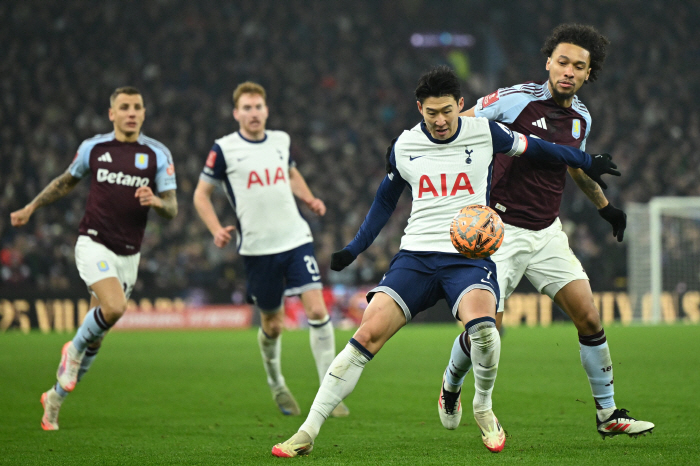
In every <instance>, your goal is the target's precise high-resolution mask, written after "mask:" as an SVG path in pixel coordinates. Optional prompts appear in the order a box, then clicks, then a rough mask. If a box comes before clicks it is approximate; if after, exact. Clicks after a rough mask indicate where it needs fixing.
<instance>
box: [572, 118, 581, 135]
mask: <svg viewBox="0 0 700 466" xmlns="http://www.w3.org/2000/svg"><path fill="white" fill-rule="evenodd" d="M571 135H572V136H573V137H574V139H578V138H580V137H581V120H579V119H578V118H576V119H575V120H574V123H573V125H572V126H571Z"/></svg>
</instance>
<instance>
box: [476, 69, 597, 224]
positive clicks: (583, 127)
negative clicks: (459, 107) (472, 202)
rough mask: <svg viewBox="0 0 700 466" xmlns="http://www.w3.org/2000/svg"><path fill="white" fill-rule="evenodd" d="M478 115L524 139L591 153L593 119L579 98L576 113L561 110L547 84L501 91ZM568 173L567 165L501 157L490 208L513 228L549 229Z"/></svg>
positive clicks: (478, 107) (573, 105)
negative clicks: (590, 141) (537, 139)
mask: <svg viewBox="0 0 700 466" xmlns="http://www.w3.org/2000/svg"><path fill="white" fill-rule="evenodd" d="M474 114H475V115H476V116H477V117H484V118H488V119H489V120H492V121H498V122H500V123H503V124H504V125H505V126H507V127H508V128H510V129H512V130H513V131H517V132H519V133H521V134H526V135H528V136H530V137H535V138H540V139H543V140H545V141H549V142H553V143H555V144H559V145H565V146H571V147H576V148H579V149H581V150H586V139H587V138H588V134H589V133H590V131H591V115H590V113H589V112H588V109H586V106H585V105H583V103H582V102H581V101H580V100H579V99H578V97H577V96H574V98H573V101H572V103H571V107H568V108H564V107H560V106H559V105H558V104H557V103H556V102H555V101H554V99H553V98H552V94H551V93H550V92H549V87H548V86H547V83H546V82H544V83H525V84H518V85H516V86H512V87H506V88H502V89H499V90H497V91H496V92H494V93H492V94H489V95H487V96H485V97H482V98H480V99H479V100H478V101H477V103H476V107H475V108H474ZM566 171H567V166H566V164H564V163H562V162H557V161H542V160H533V159H530V158H527V157H520V158H513V157H507V156H505V155H502V154H497V155H496V159H495V162H494V169H493V187H492V190H491V199H490V202H491V203H490V206H491V207H493V208H494V209H496V210H497V211H498V213H499V214H500V216H501V218H502V219H503V221H504V222H506V223H508V224H511V225H515V226H517V227H520V228H526V229H528V230H542V229H544V228H547V227H548V226H549V225H551V224H552V223H553V222H554V220H556V218H557V216H558V215H559V206H560V205H561V198H562V194H563V192H564V185H565V182H566Z"/></svg>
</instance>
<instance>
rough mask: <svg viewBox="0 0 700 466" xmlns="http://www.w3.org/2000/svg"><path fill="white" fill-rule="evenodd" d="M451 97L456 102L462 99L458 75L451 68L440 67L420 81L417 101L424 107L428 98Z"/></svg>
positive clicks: (432, 70) (422, 77)
mask: <svg viewBox="0 0 700 466" xmlns="http://www.w3.org/2000/svg"><path fill="white" fill-rule="evenodd" d="M446 95H451V96H452V97H454V98H455V100H456V101H459V98H460V97H462V90H461V88H460V85H459V79H458V78H457V75H456V74H455V72H454V71H452V69H451V68H450V67H449V66H445V65H440V66H436V67H435V68H433V69H431V70H430V71H428V72H427V73H424V74H423V76H421V77H420V79H419V80H418V87H416V99H418V101H419V102H420V103H421V105H423V102H424V101H425V99H427V98H428V97H443V96H446Z"/></svg>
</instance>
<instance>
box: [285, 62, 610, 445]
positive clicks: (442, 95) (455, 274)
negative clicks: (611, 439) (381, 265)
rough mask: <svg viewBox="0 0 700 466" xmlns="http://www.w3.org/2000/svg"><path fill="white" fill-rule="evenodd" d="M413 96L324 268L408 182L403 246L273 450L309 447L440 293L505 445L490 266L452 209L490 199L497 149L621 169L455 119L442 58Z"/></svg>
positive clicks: (344, 257)
mask: <svg viewBox="0 0 700 466" xmlns="http://www.w3.org/2000/svg"><path fill="white" fill-rule="evenodd" d="M415 96H416V99H417V100H418V101H417V105H418V111H419V112H420V113H421V115H422V116H423V121H422V122H421V123H419V124H418V125H416V126H415V127H413V128H412V129H411V130H407V131H404V132H403V133H402V134H401V136H399V137H398V139H397V140H396V143H395V145H394V146H393V149H392V150H391V152H390V153H389V154H388V157H387V158H388V160H387V172H388V174H387V176H386V177H385V178H384V180H383V181H382V183H381V185H380V186H379V189H378V190H377V194H376V196H375V199H374V202H373V203H372V207H371V208H370V210H369V213H368V214H367V217H366V218H365V220H364V222H363V224H362V226H361V227H360V230H359V232H358V233H357V235H356V236H355V238H354V239H353V240H352V241H351V242H350V244H348V245H347V246H346V247H345V248H344V249H342V250H341V251H338V252H336V253H333V255H332V258H331V268H332V269H333V270H342V269H343V268H345V267H347V266H348V265H350V264H351V263H352V262H353V261H354V260H355V259H356V258H357V256H358V255H359V254H360V253H362V252H363V251H365V250H366V249H367V248H368V247H369V246H370V245H371V244H372V242H373V241H374V239H375V238H376V237H377V235H378V234H379V232H380V231H381V229H382V228H383V227H384V225H386V223H387V222H388V220H389V217H391V214H392V213H393V212H394V209H395V208H396V204H397V202H398V200H399V197H400V196H401V193H402V192H403V190H404V188H405V187H406V186H408V187H409V188H410V190H411V194H412V205H411V216H410V220H409V222H408V225H407V226H406V229H405V233H404V236H403V237H402V238H401V250H400V251H399V252H398V253H397V254H396V256H394V258H393V260H392V261H391V265H390V266H389V270H388V271H387V272H386V274H385V275H384V278H383V279H382V280H381V281H380V282H379V285H378V286H377V287H375V288H374V289H372V290H371V291H370V292H369V293H368V294H367V300H368V301H369V305H368V306H367V309H366V310H365V312H364V315H363V316H362V323H361V324H360V328H359V329H358V330H357V331H356V332H355V334H354V336H353V338H352V339H350V342H349V343H348V344H347V346H346V347H345V349H343V350H342V351H341V352H340V353H339V354H338V356H337V357H336V358H335V360H334V361H333V364H331V366H330V368H329V371H328V374H326V376H325V378H324V379H323V382H322V384H321V388H320V389H319V391H318V394H317V395H316V399H315V400H314V403H313V405H312V407H311V412H310V413H309V416H308V417H307V419H306V421H305V422H304V423H303V424H302V425H301V427H300V428H299V431H298V432H297V433H296V434H294V435H293V436H292V437H291V438H290V439H289V440H287V441H286V442H284V443H280V444H277V445H275V446H274V447H273V449H272V454H273V455H275V456H278V457H283V458H291V457H295V456H298V455H303V454H308V453H309V452H310V451H311V450H312V449H313V443H314V440H315V439H316V437H317V436H318V434H319V431H320V429H321V427H322V425H323V423H324V422H325V420H326V419H327V418H328V415H329V414H330V413H331V412H332V410H333V409H334V408H335V406H336V405H337V404H338V403H340V402H341V401H342V400H343V399H344V398H345V397H347V396H348V395H349V394H350V393H351V392H352V391H353V389H354V388H355V385H356V384H357V382H358V381H359V379H360V376H361V375H362V371H363V370H364V367H365V365H366V364H367V363H368V362H369V361H370V360H372V358H373V357H374V356H375V355H376V354H377V352H378V351H379V350H380V349H381V348H382V347H383V346H384V344H385V343H386V342H387V341H388V340H389V339H390V338H391V337H392V336H393V335H394V334H395V333H396V332H398V331H399V330H400V329H401V328H402V327H403V326H404V325H406V324H407V323H408V322H409V321H410V320H411V319H412V318H413V317H415V316H416V315H417V314H418V313H420V312H422V311H424V310H426V309H428V308H430V307H432V306H433V305H434V304H435V303H436V302H437V301H438V300H439V299H442V298H444V299H446V300H447V303H448V305H449V306H450V308H451V310H452V314H453V315H454V317H455V318H457V319H459V320H460V321H461V322H462V323H463V324H464V327H465V331H466V332H467V333H468V335H469V336H470V337H471V339H472V342H473V347H472V356H473V358H474V360H475V361H476V364H475V365H476V366H477V367H478V369H477V370H475V371H474V379H475V382H474V385H475V389H476V393H475V395H474V401H473V411H474V418H475V420H476V422H477V425H478V426H479V429H480V430H481V437H482V441H483V442H484V445H485V446H486V447H487V448H488V449H489V450H490V451H492V452H499V451H501V450H503V448H504V446H505V440H506V437H505V432H504V430H503V428H502V427H501V425H500V424H499V422H498V419H497V418H496V416H495V415H494V413H493V410H492V402H491V394H492V391H493V387H494V383H495V381H496V375H497V372H498V360H499V356H500V348H501V344H500V336H499V334H498V331H497V330H496V320H495V318H496V309H497V305H498V302H499V297H498V295H499V293H498V283H497V281H496V277H495V275H496V267H495V264H494V263H493V261H491V259H490V258H486V259H479V260H473V259H468V258H466V257H465V256H463V255H461V254H459V253H457V252H456V251H455V249H454V246H453V245H452V242H451V240H450V234H449V230H450V223H451V221H452V217H453V216H454V215H455V214H456V213H457V212H458V211H459V210H460V209H462V208H463V207H464V206H466V205H471V204H488V201H489V192H490V189H489V188H490V183H491V166H492V161H493V157H494V154H495V153H498V152H500V153H504V154H506V155H507V156H511V157H512V156H520V155H523V156H525V157H529V158H538V159H544V160H560V161H562V162H564V163H568V164H570V165H573V166H578V167H584V168H585V169H586V170H587V173H589V174H590V175H591V177H593V178H594V179H597V180H600V175H601V174H603V173H610V174H617V175H619V173H618V172H616V171H614V170H612V168H615V166H614V164H612V162H611V160H610V156H609V155H607V154H602V155H598V156H595V157H591V156H590V155H588V154H586V153H584V152H581V151H580V150H578V149H572V148H570V147H566V146H558V145H554V144H550V143H544V142H542V141H539V140H537V139H534V138H529V137H526V136H524V135H522V134H519V133H518V132H515V131H511V130H509V129H507V128H506V127H504V126H502V125H500V124H498V123H493V122H490V121H487V120H486V119H474V118H460V115H459V111H460V110H461V109H462V107H463V105H464V98H463V97H462V94H461V90H460V84H459V80H458V78H457V76H456V75H455V74H454V72H453V71H452V70H451V69H450V68H448V67H446V66H441V67H437V68H434V69H432V70H431V71H429V72H427V73H425V74H424V75H423V76H421V78H420V80H419V82H418V87H417V88H416V91H415ZM460 409H461V405H460ZM460 413H461V411H460Z"/></svg>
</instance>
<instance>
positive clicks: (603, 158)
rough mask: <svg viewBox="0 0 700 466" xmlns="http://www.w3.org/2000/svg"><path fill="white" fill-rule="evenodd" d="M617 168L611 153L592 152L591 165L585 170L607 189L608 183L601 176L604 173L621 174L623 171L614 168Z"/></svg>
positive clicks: (591, 177)
mask: <svg viewBox="0 0 700 466" xmlns="http://www.w3.org/2000/svg"><path fill="white" fill-rule="evenodd" d="M615 168H617V165H615V164H614V163H613V161H612V156H611V155H610V154H591V166H590V167H589V168H588V170H584V171H583V172H584V173H585V174H586V175H588V177H589V178H590V179H592V180H593V181H595V182H596V183H598V184H599V185H600V187H601V188H603V189H607V188H608V185H607V184H605V181H603V180H602V179H600V177H601V175H604V174H608V175H615V176H620V175H621V173H620V172H619V171H617V170H614V169H615Z"/></svg>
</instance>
